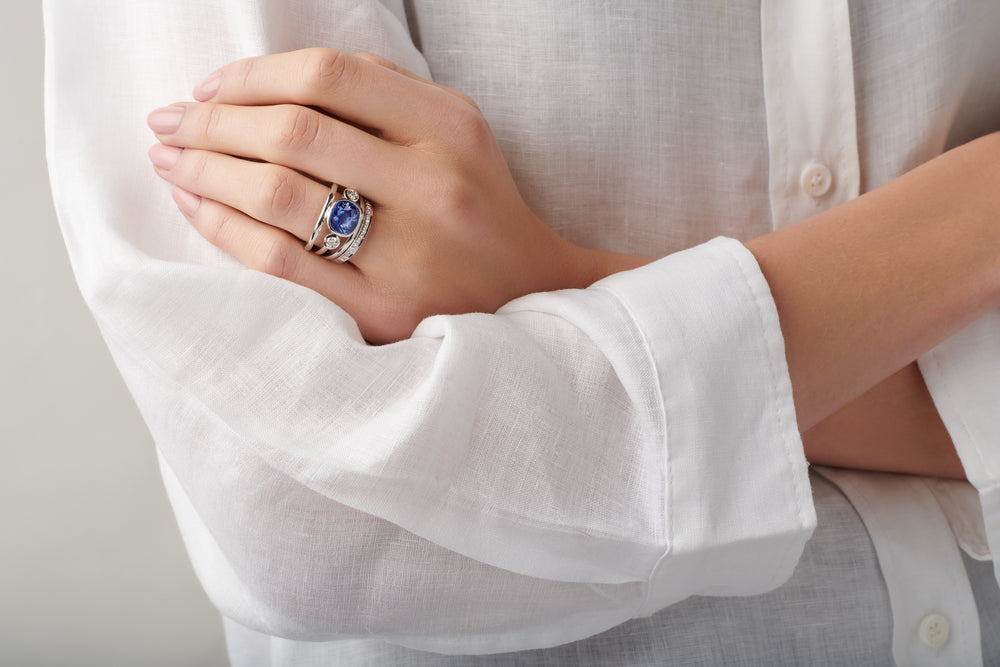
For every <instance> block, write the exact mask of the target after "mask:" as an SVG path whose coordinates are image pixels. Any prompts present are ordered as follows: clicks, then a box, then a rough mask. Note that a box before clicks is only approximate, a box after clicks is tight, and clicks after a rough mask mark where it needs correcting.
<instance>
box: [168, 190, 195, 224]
mask: <svg viewBox="0 0 1000 667" xmlns="http://www.w3.org/2000/svg"><path fill="white" fill-rule="evenodd" d="M173 195H174V203H175V204H177V208H179V209H180V210H181V213H183V214H184V215H186V216H187V217H189V218H190V217H191V216H193V215H194V214H195V212H196V211H197V210H198V207H199V206H201V197H199V196H198V195H196V194H194V193H192V192H188V191H187V190H185V189H184V188H181V187H175V188H174V191H173Z"/></svg>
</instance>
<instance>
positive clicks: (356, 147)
mask: <svg viewBox="0 0 1000 667" xmlns="http://www.w3.org/2000/svg"><path fill="white" fill-rule="evenodd" d="M148 122H149V126H150V128H151V129H152V130H153V132H154V133H155V134H156V137H157V139H159V140H160V141H161V142H163V143H164V144H167V145H171V146H177V147H180V148H199V149H204V150H210V151H215V152H218V153H228V154H230V155H238V156H242V157H247V158H254V159H258V160H264V161H266V162H271V163H273V164H279V165H284V166H286V167H289V168H291V169H296V170H298V171H302V172H305V173H307V174H311V175H312V176H314V177H316V178H317V179H319V180H323V181H330V182H334V183H341V184H343V185H344V186H346V187H351V188H354V189H356V190H358V191H359V192H361V193H363V194H364V195H365V196H366V197H368V198H369V199H373V200H374V201H377V202H382V201H384V195H385V194H387V193H393V192H398V188H399V180H398V178H396V177H395V176H394V173H397V172H398V171H399V170H400V169H405V168H406V163H407V162H408V158H409V154H408V152H407V149H405V148H403V147H401V146H398V145H396V144H391V143H389V142H386V141H383V140H381V139H379V138H377V137H375V136H373V135H371V134H368V133H367V132H365V131H363V130H360V129H358V128H356V127H354V126H352V125H348V124H346V123H343V122H340V121H338V120H336V119H333V118H330V117H329V116H326V115H324V114H322V113H320V112H318V111H314V110H313V109H309V108H306V107H301V106H297V105H291V104H283V105H277V106H269V107H244V106H232V105H227V104H212V103H196V102H189V103H179V104H175V105H172V106H169V107H164V108H162V109H157V110H156V111H154V112H153V113H151V114H150V115H149V118H148Z"/></svg>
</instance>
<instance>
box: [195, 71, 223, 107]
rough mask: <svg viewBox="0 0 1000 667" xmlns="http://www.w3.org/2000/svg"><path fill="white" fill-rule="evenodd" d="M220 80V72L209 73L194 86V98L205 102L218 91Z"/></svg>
mask: <svg viewBox="0 0 1000 667" xmlns="http://www.w3.org/2000/svg"><path fill="white" fill-rule="evenodd" d="M221 80H222V72H216V73H215V74H209V75H208V77H207V78H206V79H205V80H204V81H202V82H201V83H199V84H198V85H197V86H195V87H194V99H196V100H198V101H199V102H207V101H208V100H210V99H212V98H213V97H215V94H216V93H217V92H219V82H220V81H221Z"/></svg>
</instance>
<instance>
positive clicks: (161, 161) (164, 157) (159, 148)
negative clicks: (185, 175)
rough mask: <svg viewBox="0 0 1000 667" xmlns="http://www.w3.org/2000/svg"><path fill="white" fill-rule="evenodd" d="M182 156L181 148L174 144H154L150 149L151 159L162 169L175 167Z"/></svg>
mask: <svg viewBox="0 0 1000 667" xmlns="http://www.w3.org/2000/svg"><path fill="white" fill-rule="evenodd" d="M180 156H181V149H180V148H175V147H174V146H166V145H164V144H153V145H152V146H151V147H150V149H149V159H150V160H152V162H153V164H155V165H156V166H157V167H159V168H160V169H173V168H174V165H175V164H177V158H179V157H180Z"/></svg>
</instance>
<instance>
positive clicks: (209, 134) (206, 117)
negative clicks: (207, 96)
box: [201, 103, 223, 141]
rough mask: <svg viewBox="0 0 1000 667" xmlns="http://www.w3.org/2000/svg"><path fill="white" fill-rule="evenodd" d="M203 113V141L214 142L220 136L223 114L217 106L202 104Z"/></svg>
mask: <svg viewBox="0 0 1000 667" xmlns="http://www.w3.org/2000/svg"><path fill="white" fill-rule="evenodd" d="M201 106H202V108H203V113H202V114H201V117H202V122H201V130H202V134H203V135H204V136H205V139H207V140H208V141H214V140H215V139H217V138H218V137H219V136H220V133H221V128H222V121H223V118H222V116H223V112H222V107H221V106H220V105H218V104H211V103H207V104H202V105H201Z"/></svg>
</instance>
